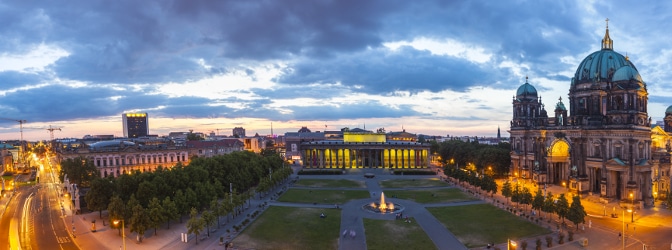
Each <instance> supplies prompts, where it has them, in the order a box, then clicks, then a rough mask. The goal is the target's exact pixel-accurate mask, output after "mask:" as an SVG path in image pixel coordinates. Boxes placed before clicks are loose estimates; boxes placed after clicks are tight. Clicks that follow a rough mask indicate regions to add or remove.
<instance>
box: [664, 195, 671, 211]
mask: <svg viewBox="0 0 672 250" xmlns="http://www.w3.org/2000/svg"><path fill="white" fill-rule="evenodd" d="M665 197H666V199H665V203H666V205H665V206H666V207H667V209H672V193H670V192H669V191H666V192H665Z"/></svg>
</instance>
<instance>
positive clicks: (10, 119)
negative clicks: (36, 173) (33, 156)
mask: <svg viewBox="0 0 672 250" xmlns="http://www.w3.org/2000/svg"><path fill="white" fill-rule="evenodd" d="M0 120H6V121H15V122H18V123H19V132H20V133H21V139H20V140H19V144H20V146H19V163H21V166H23V151H24V149H23V124H24V123H26V122H28V121H26V120H21V119H12V118H5V117H0Z"/></svg>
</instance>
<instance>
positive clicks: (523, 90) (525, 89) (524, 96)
mask: <svg viewBox="0 0 672 250" xmlns="http://www.w3.org/2000/svg"><path fill="white" fill-rule="evenodd" d="M516 99H518V100H534V99H537V89H535V88H534V86H532V84H530V83H528V82H527V77H525V83H524V84H523V85H520V87H518V91H516Z"/></svg>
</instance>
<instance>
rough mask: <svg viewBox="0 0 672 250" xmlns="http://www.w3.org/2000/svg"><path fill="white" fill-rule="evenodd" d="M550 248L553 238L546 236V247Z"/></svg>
mask: <svg viewBox="0 0 672 250" xmlns="http://www.w3.org/2000/svg"><path fill="white" fill-rule="evenodd" d="M552 246H553V237H551V236H546V247H552Z"/></svg>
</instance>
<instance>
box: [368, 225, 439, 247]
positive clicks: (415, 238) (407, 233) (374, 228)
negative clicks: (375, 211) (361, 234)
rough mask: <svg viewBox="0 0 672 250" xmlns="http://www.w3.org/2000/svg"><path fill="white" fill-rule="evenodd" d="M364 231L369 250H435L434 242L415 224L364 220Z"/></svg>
mask: <svg viewBox="0 0 672 250" xmlns="http://www.w3.org/2000/svg"><path fill="white" fill-rule="evenodd" d="M412 221H414V220H412ZM364 229H365V230H366V248H367V249H369V250H389V249H436V246H435V245H434V242H432V240H431V239H430V238H429V237H428V236H427V234H425V231H424V230H422V228H421V227H420V226H419V225H418V224H417V223H405V222H404V221H403V220H392V221H390V220H374V219H364Z"/></svg>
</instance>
